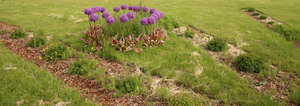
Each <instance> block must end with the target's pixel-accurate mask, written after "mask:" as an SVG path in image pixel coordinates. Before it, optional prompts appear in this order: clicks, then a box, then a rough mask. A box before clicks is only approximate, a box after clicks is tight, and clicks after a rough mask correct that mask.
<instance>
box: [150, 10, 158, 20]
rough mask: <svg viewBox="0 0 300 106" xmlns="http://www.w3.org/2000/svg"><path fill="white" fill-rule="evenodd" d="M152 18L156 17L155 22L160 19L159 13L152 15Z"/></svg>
mask: <svg viewBox="0 0 300 106" xmlns="http://www.w3.org/2000/svg"><path fill="white" fill-rule="evenodd" d="M151 16H152V17H154V18H155V20H158V19H159V14H158V12H157V13H153V14H151Z"/></svg>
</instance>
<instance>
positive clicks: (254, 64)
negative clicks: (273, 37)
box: [234, 55, 266, 73]
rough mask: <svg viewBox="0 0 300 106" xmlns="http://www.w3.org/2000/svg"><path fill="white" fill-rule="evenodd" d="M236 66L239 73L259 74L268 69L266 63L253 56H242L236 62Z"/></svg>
mask: <svg viewBox="0 0 300 106" xmlns="http://www.w3.org/2000/svg"><path fill="white" fill-rule="evenodd" d="M234 65H235V66H236V68H237V69H238V70H239V71H247V72H255V73H259V72H260V71H263V70H265V69H266V65H265V63H264V61H263V60H262V59H260V58H258V57H255V56H252V55H241V56H238V57H237V58H236V59H235V60H234Z"/></svg>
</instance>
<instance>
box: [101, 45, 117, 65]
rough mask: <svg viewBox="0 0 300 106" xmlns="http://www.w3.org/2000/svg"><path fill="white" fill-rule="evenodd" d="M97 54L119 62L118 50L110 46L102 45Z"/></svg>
mask: <svg viewBox="0 0 300 106" xmlns="http://www.w3.org/2000/svg"><path fill="white" fill-rule="evenodd" d="M97 54H98V55H99V56H101V57H102V58H104V59H107V60H112V61H117V62H120V59H119V56H118V51H117V50H115V49H114V48H112V47H104V48H103V49H101V50H100V51H99V52H98V53H97Z"/></svg>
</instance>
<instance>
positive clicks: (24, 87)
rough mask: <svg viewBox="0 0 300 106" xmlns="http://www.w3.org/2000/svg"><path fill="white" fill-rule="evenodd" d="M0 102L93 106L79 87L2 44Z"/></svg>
mask: <svg viewBox="0 0 300 106" xmlns="http://www.w3.org/2000/svg"><path fill="white" fill-rule="evenodd" d="M0 49H1V51H0V56H1V60H0V84H1V87H0V105H1V106H12V105H24V106H32V105H55V104H68V105H74V106H75V105H76V106H83V105H84V106H93V105H95V104H94V103H92V102H90V101H88V100H87V99H85V98H84V97H80V95H79V93H78V92H77V90H75V89H71V88H68V87H66V86H65V85H64V84H63V83H62V81H60V80H57V79H56V78H55V77H54V76H53V75H52V74H51V73H49V72H47V71H45V70H43V69H40V68H37V67H36V66H35V65H34V64H32V63H30V62H25V61H23V60H22V58H20V57H19V56H16V55H13V54H12V52H10V51H9V50H7V49H6V48H5V47H4V45H2V44H1V45H0Z"/></svg>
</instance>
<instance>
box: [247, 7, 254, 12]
mask: <svg viewBox="0 0 300 106" xmlns="http://www.w3.org/2000/svg"><path fill="white" fill-rule="evenodd" d="M247 11H248V12H254V11H255V8H247Z"/></svg>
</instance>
